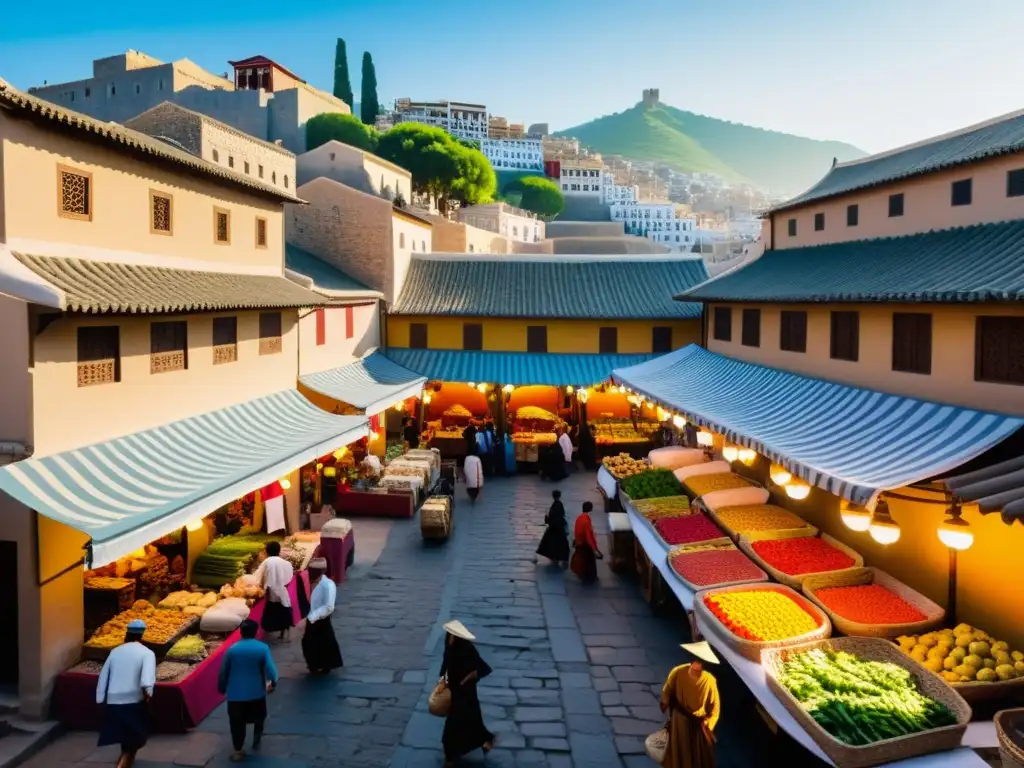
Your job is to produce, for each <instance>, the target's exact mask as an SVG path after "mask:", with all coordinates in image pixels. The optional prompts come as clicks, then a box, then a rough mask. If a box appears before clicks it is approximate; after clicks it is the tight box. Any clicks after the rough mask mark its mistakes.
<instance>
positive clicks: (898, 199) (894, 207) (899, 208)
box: [889, 192, 903, 219]
mask: <svg viewBox="0 0 1024 768" xmlns="http://www.w3.org/2000/svg"><path fill="white" fill-rule="evenodd" d="M902 215H903V193H902V192H898V193H897V194H895V195H889V218H893V219H894V218H896V217H897V216H902Z"/></svg>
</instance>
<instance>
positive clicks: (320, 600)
mask: <svg viewBox="0 0 1024 768" xmlns="http://www.w3.org/2000/svg"><path fill="white" fill-rule="evenodd" d="M326 571H327V561H326V560H325V559H323V558H314V559H313V560H310V561H309V580H310V583H311V584H313V594H312V595H311V596H310V599H309V616H307V617H306V631H305V632H304V633H303V635H302V656H303V658H305V660H306V666H307V667H308V668H309V671H310V672H311V673H313V674H315V675H318V674H319V675H323V674H327V673H328V672H330V671H331V670H332V669H337V668H338V667H341V666H343V665H344V662H343V661H342V659H341V649H340V648H339V647H338V639H337V638H336V637H335V636H334V627H333V626H332V625H331V615H332V614H333V613H334V602H335V600H336V599H337V597H338V587H337V586H336V585H335V583H334V582H333V581H331V580H330V579H329V578H327V574H326Z"/></svg>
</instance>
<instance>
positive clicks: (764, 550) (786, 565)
mask: <svg viewBox="0 0 1024 768" xmlns="http://www.w3.org/2000/svg"><path fill="white" fill-rule="evenodd" d="M750 546H751V548H752V549H753V550H754V552H756V553H757V556H758V557H760V558H761V559H762V560H764V561H765V562H766V563H768V565H770V566H771V567H772V568H775V569H776V570H779V571H781V572H782V573H785V574H788V575H790V576H800V575H802V574H805V573H822V572H825V571H839V570H842V569H844V568H852V567H853V566H854V565H856V561H855V560H854V559H853V558H852V557H850V556H849V555H848V554H846V553H845V552H843V551H842V550H841V549H836V548H835V547H833V546H832V545H831V544H829V543H828V542H827V541H825V540H824V539H819V538H816V537H814V536H800V537H799V538H796V539H765V540H762V541H754V542H751V545H750Z"/></svg>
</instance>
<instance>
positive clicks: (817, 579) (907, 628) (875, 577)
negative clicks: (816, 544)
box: [803, 568, 946, 637]
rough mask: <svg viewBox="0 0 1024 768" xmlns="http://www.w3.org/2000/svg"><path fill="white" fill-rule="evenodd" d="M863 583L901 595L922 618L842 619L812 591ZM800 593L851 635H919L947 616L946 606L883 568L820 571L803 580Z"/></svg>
mask: <svg viewBox="0 0 1024 768" xmlns="http://www.w3.org/2000/svg"><path fill="white" fill-rule="evenodd" d="M863 584H878V585H879V586H882V587H885V588H886V589H888V590H889V591H890V592H892V593H894V594H896V595H898V596H899V597H902V598H903V599H904V600H906V601H907V602H908V603H910V604H911V605H912V606H914V607H915V608H917V610H919V611H920V612H921V613H923V614H924V615H925V618H924V619H923V620H922V621H915V622H911V623H909V624H861V623H860V622H857V621H851V620H850V619H846V618H843V617H842V616H838V615H836V614H835V613H833V612H832V611H831V610H830V609H829V608H827V607H826V606H825V604H824V603H822V602H821V601H820V600H819V599H818V598H817V597H815V595H814V593H815V591H816V590H819V589H823V588H825V587H853V586H860V585H863ZM803 592H804V594H805V595H807V597H809V598H810V599H811V600H813V601H814V603H815V605H817V606H819V607H820V608H821V609H822V610H823V611H825V613H827V614H828V617H829V618H830V619H832V623H833V624H834V625H835V628H836V629H837V630H838V631H839V632H842V633H843V634H844V635H853V636H854V637H897V636H899V635H920V634H922V633H924V632H929V631H931V630H933V629H935V628H936V627H938V626H939V625H940V624H942V620H943V619H944V618H945V617H946V611H945V609H944V608H943V607H942V606H940V605H938V604H937V603H934V602H932V601H931V600H929V599H928V598H927V597H925V596H924V595H922V594H921V593H920V592H916V591H914V590H913V589H911V588H910V587H908V586H907V585H906V584H904V583H903V582H902V581H897V580H896V579H894V578H893V577H892V576H890V575H889V574H887V573H886V572H885V571H880V570H878V569H877V568H850V569H848V570H845V571H834V572H832V573H822V574H818V575H816V576H813V577H808V578H805V579H804V584H803Z"/></svg>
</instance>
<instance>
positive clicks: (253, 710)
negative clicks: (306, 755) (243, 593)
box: [217, 619, 277, 763]
mask: <svg viewBox="0 0 1024 768" xmlns="http://www.w3.org/2000/svg"><path fill="white" fill-rule="evenodd" d="M258 629H259V625H258V624H257V623H256V622H255V621H253V620H252V619H246V620H245V621H243V622H242V626H241V627H240V628H239V631H240V632H241V633H242V639H241V640H239V641H238V642H237V643H235V644H234V645H232V646H231V647H230V648H228V650H227V651H226V652H225V654H224V660H223V661H222V662H221V664H220V677H219V678H218V681H217V689H218V690H219V691H220V692H221V694H223V695H224V696H225V697H227V700H228V725H229V727H230V729H231V746H232V747H233V748H234V750H235V751H234V752H232V753H231V762H233V763H237V762H239V761H241V760H243V759H244V758H245V750H244V749H243V748H244V747H245V731H246V728H247V726H248V725H249V724H252V748H253V751H254V752H258V751H259V748H260V741H261V740H262V739H263V724H264V723H265V722H266V720H267V694H268V693H270V692H272V691H273V690H274V688H275V687H277V667H275V666H274V657H273V656H271V655H270V648H268V647H267V644H266V643H264V642H263V641H261V640H257V639H256V632H257V630H258Z"/></svg>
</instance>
